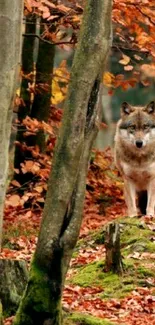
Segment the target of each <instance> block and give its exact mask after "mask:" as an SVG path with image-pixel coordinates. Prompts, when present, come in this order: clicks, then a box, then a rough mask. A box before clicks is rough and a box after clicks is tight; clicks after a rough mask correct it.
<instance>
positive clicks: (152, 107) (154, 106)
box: [145, 101, 155, 114]
mask: <svg viewBox="0 0 155 325" xmlns="http://www.w3.org/2000/svg"><path fill="white" fill-rule="evenodd" d="M145 111H146V112H147V113H148V114H153V113H155V102H154V101H152V102H150V103H149V104H148V105H147V106H146V107H145Z"/></svg>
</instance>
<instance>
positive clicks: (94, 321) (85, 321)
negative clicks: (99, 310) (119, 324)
mask: <svg viewBox="0 0 155 325" xmlns="http://www.w3.org/2000/svg"><path fill="white" fill-rule="evenodd" d="M71 322H72V323H71ZM72 324H73V325H75V324H77V325H114V324H115V323H113V322H111V321H109V320H107V319H100V318H97V317H93V316H89V315H84V314H78V313H74V314H72V315H70V316H69V317H68V318H67V319H66V320H65V321H64V325H72Z"/></svg>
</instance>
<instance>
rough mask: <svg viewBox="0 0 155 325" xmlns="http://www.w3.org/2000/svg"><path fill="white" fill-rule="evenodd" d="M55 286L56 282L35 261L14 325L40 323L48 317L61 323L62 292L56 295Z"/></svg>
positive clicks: (56, 322)
mask: <svg viewBox="0 0 155 325" xmlns="http://www.w3.org/2000/svg"><path fill="white" fill-rule="evenodd" d="M53 286H54V283H52V281H51V280H50V279H49V277H48V276H47V275H46V273H45V272H44V270H41V269H40V268H38V267H37V266H36V264H35V263H34V262H33V263H32V265H31V270H30V277H29V281H28V285H27V288H26V290H25V294H24V297H23V299H22V301H21V304H20V307H19V309H18V311H17V314H16V318H15V322H14V325H18V324H20V325H31V324H32V325H34V324H37V325H40V324H42V323H43V322H44V320H45V319H48V318H52V319H55V320H57V321H55V324H59V322H58V318H61V300H60V292H59V294H58V295H57V296H56V293H55V295H54V292H52V288H53ZM58 291H59V290H58ZM28 315H29V316H28Z"/></svg>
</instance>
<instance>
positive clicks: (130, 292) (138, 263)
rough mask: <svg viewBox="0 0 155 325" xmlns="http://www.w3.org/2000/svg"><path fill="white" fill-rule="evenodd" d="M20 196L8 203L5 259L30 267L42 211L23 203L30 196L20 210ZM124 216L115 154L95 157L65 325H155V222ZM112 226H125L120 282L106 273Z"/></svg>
mask: <svg viewBox="0 0 155 325" xmlns="http://www.w3.org/2000/svg"><path fill="white" fill-rule="evenodd" d="M13 185H14V186H15V187H16V186H17V184H15V183H14V184H13ZM17 187H18V186H17ZM38 191H39V187H38ZM10 193H11V194H10ZM16 193H17V192H13V194H12V192H9V193H8V194H7V197H6V208H5V220H4V238H3V250H2V253H1V255H0V258H13V259H24V260H26V261H27V262H28V263H29V262H30V259H31V257H32V254H33V252H34V250H35V246H36V241H37V232H38V229H39V224H40V219H41V209H40V210H39V209H36V210H35V209H34V210H33V209H30V208H29V206H28V199H27V200H26V201H24V199H23V197H24V196H27V197H30V194H29V195H28V193H24V195H23V197H22V200H23V201H24V202H26V206H23V205H21V201H20V203H19V204H17V199H18V198H17V194H16ZM37 193H38V192H37ZM39 200H40V202H42V201H41V199H39ZM23 201H22V202H23ZM14 202H15V203H14ZM125 214H126V207H125V204H124V199H123V183H122V180H121V178H120V177H119V175H118V173H117V171H116V169H115V167H114V164H113V156H112V153H111V150H110V149H107V150H105V151H104V152H99V151H94V152H93V154H92V157H91V162H90V168H89V172H88V178H87V187H86V198H85V207H84V217H83V222H82V226H81V231H80V236H79V241H78V243H77V246H76V248H75V251H74V254H73V257H72V260H71V265H70V268H69V270H68V274H67V279H66V286H65V289H64V294H63V308H64V311H65V314H67V315H68V314H69V316H67V317H66V316H65V325H71V324H78V325H114V324H124V325H144V324H145V325H148V324H149V325H155V263H154V259H155V222H154V221H153V219H151V218H149V217H147V216H143V217H141V218H138V217H137V218H128V217H126V216H125ZM113 220H116V222H119V224H120V231H121V255H122V260H123V267H124V272H123V274H122V275H121V276H118V275H117V274H112V273H109V272H106V270H105V247H104V238H105V227H106V226H107V224H108V223H109V222H111V221H113ZM66 312H67V313H66ZM12 319H13V316H12V317H9V318H6V319H5V322H4V324H5V325H11V324H12Z"/></svg>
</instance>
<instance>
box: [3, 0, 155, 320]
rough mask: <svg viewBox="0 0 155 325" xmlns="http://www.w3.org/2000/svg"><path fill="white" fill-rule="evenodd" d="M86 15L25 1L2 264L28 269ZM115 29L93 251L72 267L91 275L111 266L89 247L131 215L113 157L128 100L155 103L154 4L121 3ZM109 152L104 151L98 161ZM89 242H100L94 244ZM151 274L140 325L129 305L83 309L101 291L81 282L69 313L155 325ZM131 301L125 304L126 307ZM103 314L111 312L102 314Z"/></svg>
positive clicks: (72, 5) (91, 182)
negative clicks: (96, 265) (99, 232)
mask: <svg viewBox="0 0 155 325" xmlns="http://www.w3.org/2000/svg"><path fill="white" fill-rule="evenodd" d="M84 6H85V1H80V0H79V1H74V0H71V1H65V0H63V1H48V0H47V1H46V0H42V1H41V0H40V1H35V0H25V1H24V19H23V30H22V31H23V45H22V67H21V74H20V79H19V84H18V89H17V92H16V98H15V103H14V112H13V123H12V133H11V141H10V167H9V179H8V189H7V194H6V200H5V212H4V227H3V228H4V230H3V246H2V252H1V259H4V258H6V259H8V258H9V259H10V258H12V259H24V260H26V261H28V262H30V259H31V257H32V253H33V252H34V250H35V247H36V242H37V233H38V229H39V225H40V219H41V215H42V211H43V207H44V201H45V195H46V191H47V180H48V177H49V172H50V169H51V165H52V157H53V150H54V146H55V142H56V138H57V135H58V130H59V128H60V125H61V118H62V115H63V107H64V106H63V104H64V101H65V98H66V94H67V89H68V82H69V79H70V69H71V65H72V60H73V56H74V52H75V48H76V45H77V39H78V35H79V30H80V26H81V21H82V15H83V8H84ZM112 21H113V32H112V34H111V39H112V46H111V51H110V55H109V59H108V61H107V68H106V71H105V72H104V73H103V76H102V87H101V93H100V105H101V107H102V121H101V122H99V123H98V125H97V127H98V130H99V134H98V137H97V139H96V141H95V143H94V149H93V152H92V154H91V160H90V167H89V172H88V177H87V184H86V198H85V206H84V217H83V222H82V227H81V231H80V238H83V240H85V241H84V242H83V243H84V244H83V246H82V247H81V248H80V249H79V255H78V257H77V256H75V257H74V258H73V260H72V266H75V265H76V266H77V265H78V266H79V265H80V266H83V265H89V264H90V263H92V262H96V261H98V260H100V259H101V257H102V258H103V256H104V254H105V248H104V245H103V243H102V244H101V245H100V246H97V248H96V246H92V247H91V245H89V246H90V247H86V244H85V243H86V240H88V238H89V236H90V231H93V230H95V229H99V228H100V227H102V226H103V225H105V224H107V222H109V221H111V220H113V219H115V218H117V217H118V216H122V215H124V214H125V211H126V210H125V205H124V200H123V185H122V181H121V179H120V178H119V177H118V175H117V171H116V170H115V167H114V165H113V155H112V151H111V149H110V148H109V147H108V148H107V146H108V145H110V146H112V144H113V134H114V131H115V123H116V121H117V119H118V118H119V107H120V104H121V102H122V101H124V100H126V101H129V102H130V103H131V104H134V105H139V104H142V105H144V104H147V103H148V102H149V101H151V100H152V99H153V98H154V80H155V36H154V35H155V6H154V1H147V0H141V1H140V0H137V1H132V0H128V1H119V0H115V1H113V12H112ZM105 147H106V149H105V150H104V151H100V150H103V149H104V148H105ZM99 149H100V150H99ZM141 222H142V221H141ZM143 222H145V223H146V224H147V227H148V226H149V230H151V231H152V233H153V231H154V225H153V222H152V220H149V219H148V218H145V219H144V220H143ZM145 230H146V229H145ZM147 230H148V229H147ZM152 233H151V234H149V236H151V238H153V239H151V240H152V242H153V244H154V235H153V234H152ZM87 236H88V237H87ZM93 236H94V235H93ZM137 237H138V235H137ZM149 238H150V237H149ZM93 240H94V239H93ZM95 240H96V239H95ZM89 241H90V242H91V241H92V237H91V238H89ZM95 242H96V241H95ZM89 244H90V243H89ZM136 253H137V255H134V253H133V252H132V253H131V252H130V254H128V256H129V255H130V258H133V259H134V258H135V259H136V258H137V260H140V259H141V258H142V257H141V256H142V253H143V254H147V253H148V254H149V255H147V258H148V260H149V262H148V260H147V267H148V265H149V264H150V267H148V268H149V270H150V269H151V268H152V259H153V256H154V254H153V248H152V246H151V251H147V252H141V251H139V250H137V249H136ZM131 255H132V256H131ZM145 256H146V255H145ZM143 258H144V259H145V257H143ZM138 267H139V264H138ZM138 267H137V268H138ZM145 268H146V265H145V267H144V265H143V271H145V272H146V273H147V283H145V286H144V283H143V285H142V287H143V289H142V288H141V289H137V291H135V292H136V293H135V299H134V303H133V301H132V303H133V304H136V306H137V309H136V307H135V309H136V311H137V310H138V312H140V313H141V316H140V318H141V320H139V318H138V316H137V314H136V316H135V314H134V313H133V310H132V308H131V311H128V312H127V311H126V308H125V307H124V305H125V304H126V303H125V302H123V301H118V300H117V301H116V300H115V299H113V300H110V302H108V303H109V305H107V302H106V303H105V305H104V308H103V305H102V304H103V301H102V299H101V301H99V300H97V299H100V298H96V300H94V301H93V302H92V305H91V303H90V304H88V301H87V296H86V297H85V301H82V302H81V295H82V294H84V295H87V294H88V295H91V294H98V293H99V292H100V290H101V288H99V287H98V288H97V286H94V288H92V289H90V287H91V285H92V284H91V285H90V284H89V285H88V286H86V289H83V288H82V285H81V287H80V286H78V287H77V285H76V283H78V285H79V283H80V280H79V282H78V280H77V279H74V280H73V282H74V285H72V284H68V285H67V286H66V291H65V293H64V306H65V307H66V308H67V309H68V308H69V309H70V305H71V310H78V311H87V312H90V310H91V309H92V306H93V308H94V309H93V312H92V314H94V315H95V316H100V317H102V318H104V317H106V318H109V319H110V321H112V322H113V321H116V322H117V321H120V319H118V318H119V317H120V315H119V316H118V314H117V309H118V306H119V308H121V310H122V316H121V317H122V318H121V321H122V322H126V324H132V325H133V324H136V325H138V324H143V323H142V317H143V321H144V322H145V324H146V323H147V322H148V323H149V322H152V324H153V322H154V311H153V303H154V298H153V291H152V288H153V287H154V274H151V271H148V270H147V271H146V269H145ZM144 269H145V270H144ZM86 271H87V270H86ZM90 272H91V271H90ZM145 272H144V273H145ZM149 272H150V274H149ZM72 273H73V274H74V273H76V270H75V269H73V270H71V271H70V273H69V275H68V278H70V276H71V275H70V274H72ZM141 273H142V266H141ZM148 274H149V275H148ZM148 278H149V280H148ZM117 280H118V279H117ZM76 281H77V282H76ZM111 281H113V280H111ZM136 281H137V280H136ZM148 283H149V284H148ZM130 285H131V283H130ZM136 285H137V283H136V284H135V283H134V284H133V283H132V285H131V288H130V290H129V292H130V291H131V290H132V289H135V288H136ZM138 286H139V283H138ZM150 288H151V289H150ZM81 290H83V291H82V293H81ZM89 290H90V291H89ZM91 290H92V291H91ZM93 290H94V291H93ZM140 290H141V291H140ZM112 295H113V292H112ZM73 297H75V298H76V300H77V301H78V303H77V305H76V304H74V303H73V300H74V299H73ZM137 297H138V298H137ZM110 298H113V296H112V297H111V296H110ZM130 298H131V297H130ZM130 298H127V299H128V301H130ZM123 299H124V296H123ZM144 302H145V303H144ZM123 303H124V305H123ZM97 304H99V308H98V305H97ZM110 304H111V305H110ZM129 305H131V301H130V303H129ZM102 309H104V310H106V311H105V312H103V311H101V310H102ZM129 309H130V308H129ZM96 310H98V312H96ZM123 312H124V313H123ZM125 313H126V314H125ZM10 322H12V316H11V318H7V319H6V324H10ZM138 322H139V323H138Z"/></svg>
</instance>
